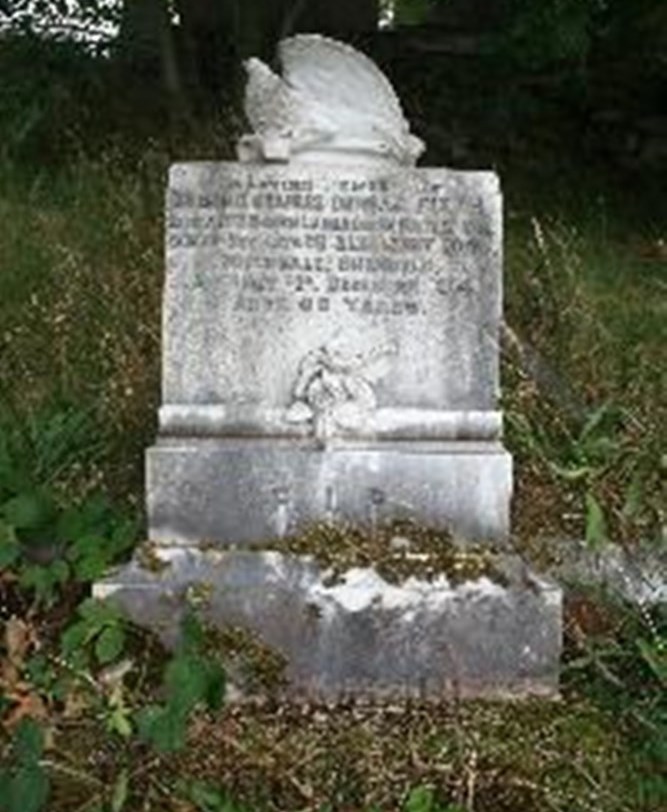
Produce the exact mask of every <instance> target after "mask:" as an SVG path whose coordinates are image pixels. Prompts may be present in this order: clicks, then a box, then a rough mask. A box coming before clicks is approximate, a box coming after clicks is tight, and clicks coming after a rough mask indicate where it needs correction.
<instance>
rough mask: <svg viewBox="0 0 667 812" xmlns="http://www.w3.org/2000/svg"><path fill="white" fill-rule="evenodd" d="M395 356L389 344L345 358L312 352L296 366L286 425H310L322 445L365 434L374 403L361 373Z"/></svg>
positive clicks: (322, 350) (329, 350) (331, 351)
mask: <svg viewBox="0 0 667 812" xmlns="http://www.w3.org/2000/svg"><path fill="white" fill-rule="evenodd" d="M395 352H396V347H395V346H394V345H393V344H390V345H386V346H383V347H376V348H374V349H372V350H370V351H369V352H367V353H365V354H364V353H351V354H348V353H345V352H342V351H340V350H335V349H332V348H330V347H326V346H322V347H318V348H317V349H316V350H312V351H311V352H309V353H308V354H307V355H306V356H304V358H303V359H302V361H301V363H300V364H299V368H298V372H297V377H296V382H295V384H294V387H293V389H292V402H291V403H290V405H289V406H288V408H287V413H286V419H287V421H288V422H290V423H310V424H311V426H312V431H313V434H314V435H315V437H316V438H317V440H319V441H320V442H321V443H322V444H326V443H327V442H328V441H329V440H331V439H332V438H333V437H334V436H336V435H339V434H341V433H342V434H347V433H359V432H363V431H364V430H365V429H366V430H367V429H368V427H369V425H370V422H371V417H372V415H373V412H374V411H375V408H376V405H377V400H376V396H375V391H374V388H373V383H372V382H371V381H370V380H369V377H368V374H367V373H365V371H366V370H368V368H369V367H370V366H371V364H372V363H373V362H374V361H376V360H378V359H379V358H381V357H384V356H387V355H393V354H395Z"/></svg>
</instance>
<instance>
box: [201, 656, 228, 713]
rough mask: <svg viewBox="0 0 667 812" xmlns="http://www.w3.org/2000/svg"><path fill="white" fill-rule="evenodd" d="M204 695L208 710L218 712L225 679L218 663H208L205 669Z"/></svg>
mask: <svg viewBox="0 0 667 812" xmlns="http://www.w3.org/2000/svg"><path fill="white" fill-rule="evenodd" d="M206 671H207V673H206V693H205V696H204V701H205V702H206V707H207V708H208V709H209V710H212V711H216V710H220V708H221V707H222V704H223V702H224V699H225V689H226V687H227V679H226V676H225V671H224V669H223V668H222V666H221V665H220V664H219V663H216V662H212V661H209V662H208V664H207V669H206Z"/></svg>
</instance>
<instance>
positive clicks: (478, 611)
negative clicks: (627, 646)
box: [96, 548, 561, 701]
mask: <svg viewBox="0 0 667 812" xmlns="http://www.w3.org/2000/svg"><path fill="white" fill-rule="evenodd" d="M159 554H160V557H161V558H163V559H164V560H167V561H170V562H171V566H169V567H167V568H166V569H165V570H163V571H162V572H160V573H159V574H156V573H151V572H148V571H146V570H142V569H141V568H140V567H139V566H138V565H137V564H131V565H129V566H128V567H126V568H125V570H124V571H122V572H121V573H119V574H118V575H117V576H116V577H113V578H110V579H108V580H107V581H105V582H104V583H102V584H98V585H97V587H96V594H97V596H98V597H104V598H110V599H111V600H113V601H115V602H117V603H118V604H119V605H120V606H122V607H123V608H124V609H125V611H127V613H128V614H129V615H130V616H131V617H132V618H134V619H135V620H136V621H138V622H140V623H142V624H143V625H150V626H152V627H153V628H154V629H155V630H157V631H158V632H159V633H160V634H161V635H162V637H163V639H164V640H165V641H166V642H167V643H168V644H169V643H173V642H174V640H175V629H176V620H177V618H178V616H179V613H180V612H181V611H182V609H183V606H184V603H185V596H186V595H188V594H192V593H193V592H196V593H198V594H205V595H206V596H207V600H206V604H205V608H203V609H202V611H203V612H204V614H205V616H206V617H208V618H209V619H210V620H212V621H213V622H215V624H216V625H219V626H224V625H226V624H231V625H234V626H241V627H243V628H246V629H250V630H252V631H254V632H256V633H257V634H258V635H259V637H260V638H261V639H262V641H264V642H265V643H266V644H268V646H270V647H271V648H273V649H275V650H276V651H277V652H279V653H281V654H283V655H284V656H285V657H286V659H287V667H286V672H285V674H284V676H285V677H286V680H287V683H286V686H285V687H284V688H283V689H282V691H283V693H284V694H285V695H286V696H288V697H290V698H293V699H298V700H316V701H336V700H340V699H342V698H344V697H346V696H355V697H356V698H368V699H402V698H408V697H415V698H426V699H444V698H452V697H496V698H500V697H509V696H515V695H527V694H534V695H542V696H554V695H556V694H557V691H558V684H557V673H558V659H559V656H560V645H561V592H560V590H559V589H558V588H557V587H555V586H554V585H552V584H550V583H549V582H547V581H543V580H537V579H534V578H531V577H530V576H527V575H526V574H525V573H524V574H523V576H522V577H520V578H517V579H515V582H514V583H513V584H512V585H511V586H508V587H505V586H500V585H499V584H496V583H492V582H491V581H489V580H488V579H486V578H481V579H479V580H477V581H473V582H466V583H464V584H461V585H459V586H458V587H456V588H453V587H452V586H451V585H450V584H449V582H448V581H447V579H446V578H445V577H444V576H441V577H439V578H438V579H437V580H436V581H433V582H428V581H422V580H418V579H416V578H410V579H409V580H407V581H406V582H404V583H403V584H401V585H400V586H397V585H392V584H388V583H387V582H385V581H384V580H383V579H382V578H381V577H380V576H379V575H378V574H377V573H376V572H375V570H373V569H353V570H350V571H349V572H347V573H346V574H345V576H344V578H343V580H342V581H339V582H336V583H335V584H329V583H328V580H327V578H326V573H323V572H321V571H320V569H319V568H318V566H317V565H316V564H315V563H314V562H313V561H312V560H311V559H308V558H303V557H301V558H300V557H295V556H284V555H282V554H280V553H277V552H264V553H257V552H255V553H253V552H241V551H234V552H219V551H207V552H198V551H194V550H191V549H189V550H185V549H182V548H172V549H168V548H161V549H160V550H159ZM239 687H240V688H241V689H242V688H243V686H239Z"/></svg>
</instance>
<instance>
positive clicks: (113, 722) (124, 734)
mask: <svg viewBox="0 0 667 812" xmlns="http://www.w3.org/2000/svg"><path fill="white" fill-rule="evenodd" d="M107 727H108V729H109V731H110V732H112V733H118V735H119V736H120V737H121V738H123V739H129V738H130V736H131V735H132V722H131V721H130V719H129V718H128V714H127V711H126V709H125V708H115V709H114V711H113V713H112V714H111V716H109V721H108V723H107Z"/></svg>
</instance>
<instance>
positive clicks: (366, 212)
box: [167, 172, 492, 317]
mask: <svg viewBox="0 0 667 812" xmlns="http://www.w3.org/2000/svg"><path fill="white" fill-rule="evenodd" d="M410 192H411V193H410V194H407V193H406V192H405V190H402V191H401V190H399V189H398V188H395V187H394V186H393V185H392V179H391V176H388V177H380V178H368V179H363V178H350V177H348V178H346V177H341V176H340V175H339V174H338V175H335V176H333V175H332V176H324V177H322V178H317V179H316V178H313V177H304V178H294V177H287V178H286V177H281V176H279V175H278V176H276V175H272V174H270V173H269V174H267V173H257V172H245V173H242V172H239V173H238V174H231V173H230V175H229V177H228V182H227V183H226V184H225V189H224V190H219V191H215V192H206V193H205V192H201V191H195V190H193V189H188V188H179V187H178V186H172V187H171V188H170V192H169V201H168V217H167V244H168V248H169V251H170V252H176V251H188V250H193V249H194V250H197V251H198V252H201V251H202V250H205V251H206V262H207V263H209V266H210V267H209V275H211V274H212V275H213V277H214V278H215V279H216V280H217V284H219V286H220V288H219V289H220V290H224V291H225V292H226V293H228V294H229V295H230V296H231V297H232V299H233V309H234V311H235V312H237V313H239V314H243V313H249V314H270V313H280V312H283V313H285V312H293V313H299V312H300V313H304V314H326V313H328V312H329V311H331V310H332V309H334V308H340V309H342V310H343V311H344V312H348V313H351V314H355V315H358V316H361V317H376V316H381V317H392V316H400V317H404V316H418V315H419V314H422V313H425V312H427V309H428V302H429V297H430V296H431V295H432V294H433V293H434V292H436V293H437V294H438V295H440V296H443V295H444V296H448V297H450V296H454V297H455V296H458V295H470V294H471V293H475V292H476V291H474V290H473V288H472V287H471V285H470V284H467V283H466V282H465V280H466V277H467V273H466V264H467V263H468V262H469V261H470V259H471V258H474V257H479V256H481V255H482V254H484V252H485V251H488V250H490V245H491V242H492V240H491V239H490V236H491V234H490V232H489V234H482V235H480V233H479V226H477V231H473V232H471V233H467V229H466V227H465V223H463V225H462V224H461V223H460V222H459V219H458V218H457V216H456V212H455V211H453V209H452V203H451V200H450V196H448V195H447V194H445V193H444V190H443V189H440V188H439V185H438V184H437V183H429V182H428V181H427V180H426V179H423V180H422V181H421V185H419V184H418V185H417V188H415V189H412V190H410ZM459 205H460V201H459ZM469 205H470V207H472V208H473V209H474V207H475V206H479V205H481V201H480V200H474V199H471V200H470V201H469ZM193 284H196V280H193Z"/></svg>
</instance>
